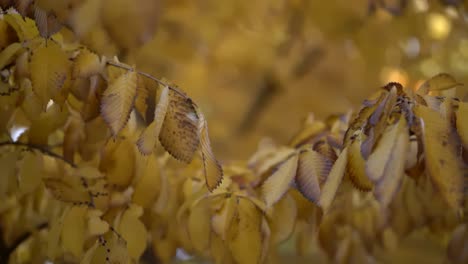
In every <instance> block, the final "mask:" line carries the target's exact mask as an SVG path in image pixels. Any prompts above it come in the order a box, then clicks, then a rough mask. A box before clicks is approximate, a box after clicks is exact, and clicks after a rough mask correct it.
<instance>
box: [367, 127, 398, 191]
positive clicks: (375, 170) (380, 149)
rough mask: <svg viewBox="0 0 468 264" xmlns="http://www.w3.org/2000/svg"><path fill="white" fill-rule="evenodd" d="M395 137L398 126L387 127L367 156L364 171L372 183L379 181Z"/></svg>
mask: <svg viewBox="0 0 468 264" xmlns="http://www.w3.org/2000/svg"><path fill="white" fill-rule="evenodd" d="M397 137H398V124H394V125H392V126H389V127H387V128H386V129H385V131H384V133H383V135H382V137H381V138H380V140H379V141H378V142H377V146H376V147H375V149H374V151H373V152H372V153H371V154H370V155H369V158H368V159H367V163H366V171H367V175H368V176H369V178H370V179H371V180H372V181H373V182H376V181H378V180H380V178H381V177H382V176H383V174H384V171H385V166H386V164H387V161H388V160H389V158H390V155H391V152H392V149H393V146H394V145H395V142H396V140H397Z"/></svg>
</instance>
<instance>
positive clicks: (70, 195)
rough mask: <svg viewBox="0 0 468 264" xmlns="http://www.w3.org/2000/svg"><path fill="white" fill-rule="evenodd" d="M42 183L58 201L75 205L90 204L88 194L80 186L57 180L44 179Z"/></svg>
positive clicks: (90, 200)
mask: <svg viewBox="0 0 468 264" xmlns="http://www.w3.org/2000/svg"><path fill="white" fill-rule="evenodd" d="M43 181H44V184H45V186H46V188H47V189H48V190H49V191H50V192H51V193H52V195H53V196H54V197H55V199H57V200H59V201H62V202H66V203H72V204H76V205H81V204H86V205H89V204H91V202H92V199H91V195H90V193H89V192H88V191H87V190H86V189H85V188H83V187H82V186H77V185H76V184H74V183H71V182H66V181H65V180H63V179H57V178H46V179H43Z"/></svg>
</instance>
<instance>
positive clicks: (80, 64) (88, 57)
mask: <svg viewBox="0 0 468 264" xmlns="http://www.w3.org/2000/svg"><path fill="white" fill-rule="evenodd" d="M102 71H103V64H102V63H101V62H100V61H99V57H98V55H96V54H95V53H93V52H91V51H89V50H88V49H82V50H80V53H79V54H78V56H76V58H75V63H74V65H73V77H74V78H77V77H80V78H88V77H91V76H92V75H96V74H99V73H101V72H102Z"/></svg>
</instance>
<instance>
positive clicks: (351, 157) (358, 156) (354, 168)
mask: <svg viewBox="0 0 468 264" xmlns="http://www.w3.org/2000/svg"><path fill="white" fill-rule="evenodd" d="M361 143H362V141H361V138H360V137H358V138H356V139H355V140H353V141H352V142H351V144H350V145H349V147H348V148H349V151H348V164H347V166H346V173H347V175H348V177H349V178H350V180H351V182H352V183H353V184H354V186H355V187H356V188H358V189H359V190H361V191H366V192H368V191H371V190H372V188H373V186H374V184H373V183H372V182H371V181H370V180H369V178H368V177H367V173H366V161H365V160H364V158H363V157H362V153H361Z"/></svg>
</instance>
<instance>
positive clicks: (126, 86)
mask: <svg viewBox="0 0 468 264" xmlns="http://www.w3.org/2000/svg"><path fill="white" fill-rule="evenodd" d="M136 88H137V73H136V72H134V71H128V72H126V73H124V74H122V75H120V76H119V77H117V79H115V80H113V81H112V82H111V83H110V84H109V86H108V87H107V89H106V90H105V91H104V94H103V96H102V102H101V115H102V117H103V119H104V120H105V121H106V123H107V125H108V126H109V127H110V129H111V132H112V135H113V136H114V137H116V136H117V134H118V133H119V132H120V130H122V129H123V128H124V127H125V125H126V124H127V121H128V119H129V118H130V112H131V111H132V108H133V103H134V101H135V96H136Z"/></svg>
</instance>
